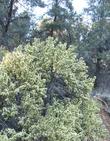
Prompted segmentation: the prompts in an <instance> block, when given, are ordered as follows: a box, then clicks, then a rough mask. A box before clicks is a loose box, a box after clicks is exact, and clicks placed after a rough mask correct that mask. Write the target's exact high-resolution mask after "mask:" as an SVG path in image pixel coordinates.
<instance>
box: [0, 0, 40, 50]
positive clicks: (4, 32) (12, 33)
mask: <svg viewBox="0 0 110 141" xmlns="http://www.w3.org/2000/svg"><path fill="white" fill-rule="evenodd" d="M24 2H26V3H27V4H30V5H31V6H33V5H34V6H38V5H40V6H42V4H41V3H40V1H36V0H33V1H30V0H27V1H24ZM18 3H19V1H18V0H0V45H3V46H5V47H6V48H7V49H8V50H12V49H13V48H14V47H16V46H18V45H19V44H21V43H22V42H24V41H26V38H27V34H28V33H29V30H30V16H29V13H28V12H27V11H25V12H23V13H21V14H18V11H19V9H18V5H17V4H18ZM28 6H29V5H28Z"/></svg>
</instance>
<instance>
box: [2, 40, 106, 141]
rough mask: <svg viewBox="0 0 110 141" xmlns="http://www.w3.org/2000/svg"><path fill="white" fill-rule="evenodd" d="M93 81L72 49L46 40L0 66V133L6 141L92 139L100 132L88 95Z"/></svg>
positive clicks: (18, 51) (11, 55)
mask: <svg viewBox="0 0 110 141" xmlns="http://www.w3.org/2000/svg"><path fill="white" fill-rule="evenodd" d="M93 81H94V79H91V78H89V77H88V75H87V66H86V65H85V63H84V61H83V59H82V58H81V59H77V54H76V53H75V52H74V50H73V48H72V47H70V48H69V49H68V50H66V44H62V43H58V42H57V40H53V39H52V38H49V39H48V40H46V41H45V42H40V40H36V41H35V42H34V43H33V45H32V46H30V45H26V46H25V47H22V46H21V47H19V48H17V49H16V50H15V51H13V52H12V53H8V54H6V56H5V57H4V58H3V61H2V62H1V64H0V125H1V126H0V128H1V129H0V130H1V135H0V136H1V138H3V139H4V140H5V139H7V140H8V141H82V140H85V139H92V140H94V141H98V140H99V139H100V137H102V136H103V133H104V132H105V130H104V127H103V126H102V122H101V119H100V117H99V116H98V114H97V113H98V111H99V108H98V105H97V104H96V102H95V101H93V100H92V99H91V97H90V95H89V94H90V92H91V90H92V86H93Z"/></svg>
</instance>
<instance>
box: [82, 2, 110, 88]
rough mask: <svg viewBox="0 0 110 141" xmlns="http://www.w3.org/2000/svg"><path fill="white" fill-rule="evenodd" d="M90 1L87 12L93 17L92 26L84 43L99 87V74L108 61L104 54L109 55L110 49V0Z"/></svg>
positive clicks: (96, 84)
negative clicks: (93, 65) (93, 66)
mask: <svg viewBox="0 0 110 141" xmlns="http://www.w3.org/2000/svg"><path fill="white" fill-rule="evenodd" d="M88 3H89V8H88V9H87V12H88V14H89V15H90V16H91V18H92V26H91V28H90V29H89V30H88V32H87V34H86V35H87V37H86V39H85V40H84V41H83V43H84V47H85V50H86V51H87V52H88V53H87V54H88V55H87V54H86V55H87V57H88V58H89V59H90V60H91V61H90V64H91V63H93V64H95V68H96V69H95V75H96V82H95V87H97V86H98V78H99V75H100V73H101V71H102V68H103V65H104V64H105V62H106V57H104V54H105V53H106V55H107V54H108V51H109V50H110V26H109V21H108V18H109V16H110V2H109V1H108V0H88ZM103 57H104V58H103ZM87 60H88V59H87Z"/></svg>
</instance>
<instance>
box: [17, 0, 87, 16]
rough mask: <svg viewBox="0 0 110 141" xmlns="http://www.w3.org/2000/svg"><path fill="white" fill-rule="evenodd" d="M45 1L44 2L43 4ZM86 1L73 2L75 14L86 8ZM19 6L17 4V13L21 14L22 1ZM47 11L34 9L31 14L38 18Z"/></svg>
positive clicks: (74, 0) (76, 0) (75, 0)
mask: <svg viewBox="0 0 110 141" xmlns="http://www.w3.org/2000/svg"><path fill="white" fill-rule="evenodd" d="M45 1H47V0H44V2H45ZM86 1H87V0H73V5H74V9H75V11H77V13H79V14H80V13H81V12H82V11H83V8H85V7H87V2H86ZM20 3H21V4H19V12H22V11H23V10H24V8H25V7H24V6H22V0H21V2H20ZM46 11H47V9H45V8H39V7H37V8H34V9H33V14H37V15H39V16H41V15H43V14H44V13H45V12H46Z"/></svg>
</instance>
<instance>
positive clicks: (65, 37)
mask: <svg viewBox="0 0 110 141" xmlns="http://www.w3.org/2000/svg"><path fill="white" fill-rule="evenodd" d="M47 9H48V11H47V18H44V19H42V20H41V23H40V26H39V28H38V29H36V30H35V31H34V33H33V36H34V37H35V36H37V37H38V36H39V37H40V38H44V39H45V38H47V37H48V36H51V37H57V38H58V39H59V40H60V41H62V42H66V43H67V45H70V44H72V43H73V42H74V43H75V42H76V40H75V24H76V23H77V20H78V18H79V17H78V15H77V14H76V12H75V11H74V8H73V5H72V1H71V0H62V1H61V0H49V1H48V5H47Z"/></svg>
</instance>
